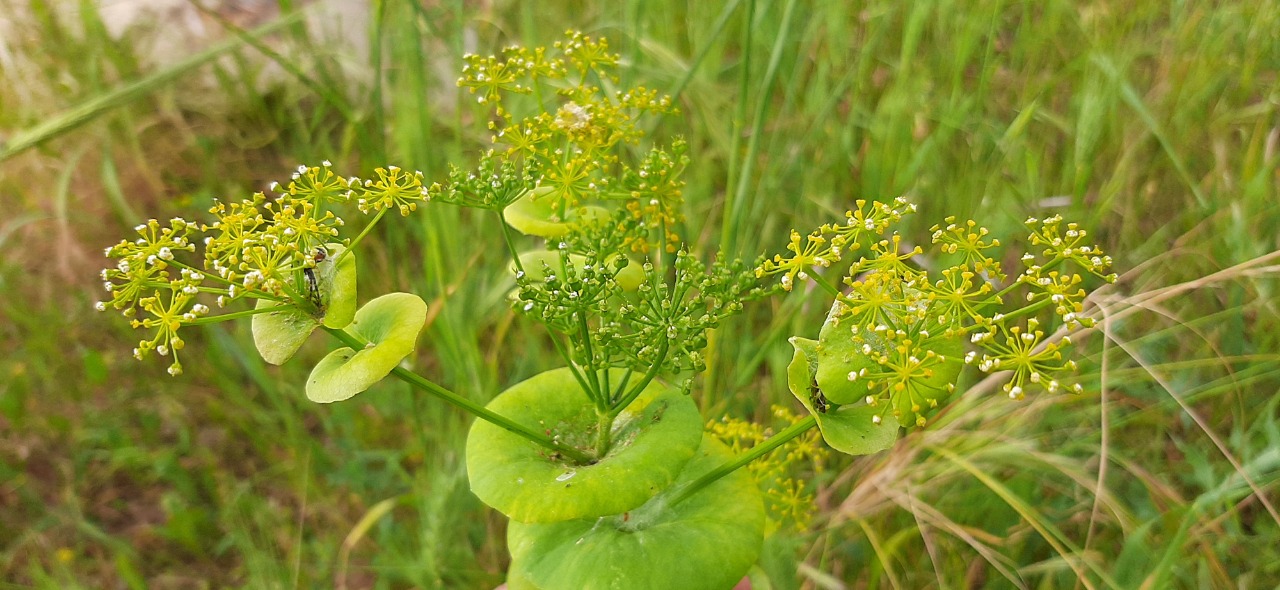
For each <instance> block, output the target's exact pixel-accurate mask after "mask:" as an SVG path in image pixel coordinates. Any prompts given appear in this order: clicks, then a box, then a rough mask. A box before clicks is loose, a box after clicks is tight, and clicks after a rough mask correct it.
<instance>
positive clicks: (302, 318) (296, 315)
mask: <svg viewBox="0 0 1280 590" xmlns="http://www.w3.org/2000/svg"><path fill="white" fill-rule="evenodd" d="M269 307H279V308H280V309H279V311H269V312H266V313H260V314H257V315H255V316H253V320H252V321H251V322H250V328H251V331H252V332H253V345H254V346H256V347H257V348H258V354H260V355H262V360H264V361H267V362H268V363H271V364H273V365H282V364H284V362H285V361H287V360H289V359H290V358H293V355H294V353H296V352H298V349H299V348H301V347H302V343H303V342H306V340H307V336H310V335H311V332H312V331H314V330H315V329H316V327H318V326H319V325H320V322H318V321H316V319H315V318H314V317H311V316H310V315H309V314H306V313H303V312H302V311H301V310H299V309H298V308H297V307H296V306H294V305H286V304H281V303H277V302H275V301H271V300H268V299H259V300H258V303H257V305H255V308H256V309H265V308H269Z"/></svg>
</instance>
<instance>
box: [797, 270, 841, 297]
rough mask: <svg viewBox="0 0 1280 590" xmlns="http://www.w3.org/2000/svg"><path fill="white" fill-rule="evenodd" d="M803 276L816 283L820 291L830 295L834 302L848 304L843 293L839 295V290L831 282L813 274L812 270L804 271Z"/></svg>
mask: <svg viewBox="0 0 1280 590" xmlns="http://www.w3.org/2000/svg"><path fill="white" fill-rule="evenodd" d="M804 274H805V276H807V277H809V278H811V279H813V282H814V283H816V284H817V285H818V286H819V287H822V290H823V291H826V292H827V294H829V295H831V296H832V297H835V298H836V300H838V301H841V302H844V303H848V299H849V298H848V297H846V296H845V294H844V293H841V292H840V289H838V288H837V287H836V286H835V285H834V284H832V283H831V281H828V280H827V279H826V277H823V276H822V275H820V274H818V273H816V272H814V271H813V269H812V268H809V269H806V270H805V273H804Z"/></svg>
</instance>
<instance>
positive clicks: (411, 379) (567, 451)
mask: <svg viewBox="0 0 1280 590" xmlns="http://www.w3.org/2000/svg"><path fill="white" fill-rule="evenodd" d="M324 329H325V331H326V332H329V334H331V335H333V337H334V338H337V339H338V340H340V341H341V342H342V343H343V344H346V345H347V346H350V347H351V348H354V349H356V350H361V349H363V348H364V347H365V345H366V343H365V342H362V341H361V339H360V338H357V337H356V336H354V335H352V334H348V333H347V332H344V331H342V330H338V329H335V328H329V327H325V328H324ZM391 374H392V375H395V376H396V377H397V378H399V379H400V380H401V381H404V382H405V383H408V384H409V385H411V386H413V387H416V388H418V389H421V390H423V391H426V392H427V393H430V394H432V395H434V396H436V397H438V398H440V399H443V400H444V401H446V402H449V403H451V404H453V405H455V406H457V407H458V408H460V409H462V410H465V411H467V412H470V413H472V414H474V415H475V416H476V417H478V418H480V419H482V420H485V421H487V422H489V423H490V424H493V425H494V426H497V427H499V428H502V429H503V430H506V431H508V432H511V433H513V434H516V435H518V436H521V437H524V438H525V439H527V440H529V441H530V442H532V443H535V444H537V445H539V446H542V447H544V448H546V449H548V450H551V451H554V452H556V453H560V454H561V455H564V456H565V457H568V458H569V459H572V460H573V461H576V462H577V463H580V464H583V465H586V464H590V463H591V462H592V461H593V459H592V458H591V457H590V456H588V455H587V454H586V453H583V452H582V451H579V450H578V449H575V448H573V447H571V446H568V445H565V444H563V443H561V442H559V441H556V440H554V439H551V438H549V437H547V436H544V435H542V434H539V433H538V432H536V431H534V430H533V429H531V428H529V427H527V426H525V425H523V424H520V423H518V422H513V421H512V420H510V419H509V418H507V417H505V416H502V415H500V414H495V413H494V412H492V411H490V410H489V409H488V408H486V407H484V406H482V405H480V404H478V403H476V402H473V401H471V400H469V399H467V398H465V397H462V396H461V395H458V394H456V393H454V392H452V391H449V390H448V389H445V388H444V387H442V386H440V385H437V384H436V383H433V382H431V381H429V380H427V379H426V378H425V377H423V376H421V375H419V374H417V373H414V372H413V371H410V370H408V369H405V368H403V367H396V368H394V369H392V370H391Z"/></svg>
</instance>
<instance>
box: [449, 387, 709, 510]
mask: <svg viewBox="0 0 1280 590" xmlns="http://www.w3.org/2000/svg"><path fill="white" fill-rule="evenodd" d="M625 374H626V372H625V371H623V370H621V369H615V370H612V371H611V372H610V375H609V380H610V382H611V383H612V384H614V385H615V386H616V385H617V384H619V383H621V382H622V380H623V378H624V375H625ZM638 379H639V376H638V375H633V376H632V378H631V384H632V385H633V386H634V384H635V383H636V381H637V380H638ZM488 408H489V409H490V410H492V411H494V412H495V413H498V414H501V415H503V416H506V417H507V419H509V420H512V421H515V422H519V423H521V424H524V425H525V426H528V427H530V428H533V429H536V430H538V431H540V432H546V433H547V434H548V435H549V436H552V437H556V438H557V439H558V440H560V441H562V442H563V443H565V444H567V445H571V446H573V447H576V448H578V449H581V450H583V451H584V452H586V453H588V454H590V453H593V452H594V444H595V440H596V433H597V431H598V429H599V426H598V419H597V415H596V408H595V405H594V404H593V403H592V402H591V401H590V400H589V399H588V398H587V396H586V394H585V393H583V391H582V389H581V387H580V386H579V385H578V382H577V380H576V379H574V377H573V373H572V372H570V370H569V369H567V368H563V369H556V370H552V371H547V372H545V373H541V374H539V375H535V376H534V377H532V378H530V379H528V380H526V381H523V382H521V383H518V384H516V385H514V386H512V387H511V388H510V389H508V390H506V391H505V392H503V393H502V394H501V395H499V396H498V397H496V398H494V399H493V401H492V402H490V403H489V405H488ZM612 433H613V434H612V440H613V445H612V446H611V448H610V449H609V452H608V453H606V454H605V456H604V457H602V458H600V459H599V460H597V461H596V462H595V463H593V464H590V465H576V464H574V463H573V462H572V461H569V460H566V459H563V458H562V457H559V456H556V455H554V454H553V453H551V452H550V451H548V450H547V449H545V448H543V447H541V446H539V445H537V444H534V443H532V442H530V441H528V440H526V439H524V438H521V437H519V436H517V435H515V434H512V433H510V432H508V431H506V430H504V429H502V428H500V427H498V426H494V425H493V424H490V423H489V422H485V421H479V420H477V421H476V422H475V424H474V425H472V427H471V432H470V434H469V435H468V436H467V474H468V477H469V478H470V480H471V491H472V492H474V493H475V495H476V496H478V497H479V498H480V499H481V500H483V501H484V503H485V504H488V505H489V506H492V507H493V508H495V509H496V510H498V511H499V512H501V513H503V514H505V515H507V516H508V517H510V518H511V519H512V520H517V521H522V522H556V521H562V520H569V519H573V518H589V517H596V516H603V515H606V514H618V513H621V512H623V511H626V510H630V509H632V508H635V507H636V506H639V505H641V504H644V503H645V501H647V500H648V499H649V498H651V497H653V496H654V495H655V494H657V493H658V492H660V491H662V490H663V489H665V488H666V487H667V486H669V485H671V482H672V481H674V480H675V478H676V476H677V475H678V474H679V473H680V469H681V468H683V467H684V464H685V462H687V461H688V460H689V458H690V457H692V456H693V453H694V450H695V449H697V447H698V441H699V440H701V439H702V416H701V415H700V414H699V413H698V408H697V406H696V405H695V404H694V403H693V400H692V399H690V398H689V397H688V396H685V395H682V394H681V393H680V392H679V390H677V389H674V388H671V387H669V386H667V385H665V384H659V383H658V382H656V381H655V382H652V383H650V384H649V385H648V386H647V387H646V388H645V389H644V391H643V392H642V393H641V394H640V396H639V397H637V398H636V400H635V401H634V402H632V403H631V405H630V406H627V408H626V409H625V410H624V411H623V412H622V413H621V414H620V415H619V416H618V417H617V419H616V420H615V421H614V423H613V428H612Z"/></svg>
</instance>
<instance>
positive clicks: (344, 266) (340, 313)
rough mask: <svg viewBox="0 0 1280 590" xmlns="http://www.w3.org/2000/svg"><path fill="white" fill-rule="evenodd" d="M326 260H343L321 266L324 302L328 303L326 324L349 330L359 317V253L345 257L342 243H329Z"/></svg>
mask: <svg viewBox="0 0 1280 590" xmlns="http://www.w3.org/2000/svg"><path fill="white" fill-rule="evenodd" d="M325 246H326V248H327V249H328V256H327V257H326V260H338V258H339V257H341V258H342V260H339V261H338V263H337V264H336V265H334V264H332V263H330V264H325V263H323V262H322V263H320V265H317V267H316V268H317V272H316V274H317V278H318V279H319V281H320V292H321V295H320V297H321V301H323V302H324V325H325V327H328V328H345V327H347V324H350V323H351V320H352V319H353V318H355V316H356V254H355V252H351V253H349V254H347V255H346V256H342V253H343V251H345V250H346V248H344V247H343V246H342V244H326V245H325Z"/></svg>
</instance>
